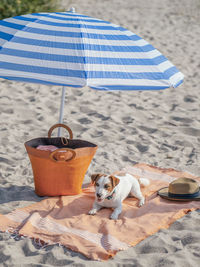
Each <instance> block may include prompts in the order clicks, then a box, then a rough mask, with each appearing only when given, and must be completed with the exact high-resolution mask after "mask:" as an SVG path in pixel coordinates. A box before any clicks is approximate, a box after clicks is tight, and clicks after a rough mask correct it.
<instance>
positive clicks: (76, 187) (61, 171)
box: [24, 124, 97, 196]
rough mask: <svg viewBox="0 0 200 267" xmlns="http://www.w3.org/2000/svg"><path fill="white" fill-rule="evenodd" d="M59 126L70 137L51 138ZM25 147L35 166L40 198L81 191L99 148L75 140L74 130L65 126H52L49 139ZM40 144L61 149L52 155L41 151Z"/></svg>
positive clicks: (35, 178) (32, 142)
mask: <svg viewBox="0 0 200 267" xmlns="http://www.w3.org/2000/svg"><path fill="white" fill-rule="evenodd" d="M57 127H63V128H65V129H66V130H67V131H68V132H69V135H70V138H69V139H66V138H64V137H51V134H52V131H53V130H54V129H55V128H57ZM24 145H25V147H26V150H27V153H28V155H29V158H30V162H31V165H32V170H33V176H34V184H35V193H36V194H37V195H39V196H62V195H77V194H80V193H81V192H82V189H81V187H82V183H83V180H84V176H85V174H86V172H87V169H88V167H89V165H90V162H91V161H92V158H93V157H94V154H95V152H96V150H97V145H95V144H93V143H90V142H88V141H84V140H78V139H73V134H72V131H71V129H70V128H69V127H68V126H67V125H64V124H55V125H53V126H52V127H51V128H50V130H49V132H48V138H47V137H44V138H35V139H32V140H30V141H27V142H26V143H25V144H24ZM39 145H54V146H56V147H58V149H56V150H55V151H53V152H50V151H44V150H39V149H37V147H38V146H39Z"/></svg>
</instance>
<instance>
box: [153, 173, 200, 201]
mask: <svg viewBox="0 0 200 267" xmlns="http://www.w3.org/2000/svg"><path fill="white" fill-rule="evenodd" d="M158 195H159V196H161V197H163V198H166V199H169V200H179V201H191V200H200V187H199V185H198V182H197V181H195V180H194V179H190V178H186V177H182V178H178V179H176V180H174V181H173V182H171V183H170V184H169V187H164V188H161V189H160V190H159V191H158Z"/></svg>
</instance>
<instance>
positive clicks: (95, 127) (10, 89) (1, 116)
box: [0, 0, 200, 267]
mask: <svg viewBox="0 0 200 267" xmlns="http://www.w3.org/2000/svg"><path fill="white" fill-rule="evenodd" d="M72 2H73V6H75V7H76V10H77V12H79V13H82V14H86V15H89V16H93V17H97V18H100V19H104V20H108V21H111V22H113V23H116V24H119V25H121V26H123V27H126V28H128V29H129V30H131V31H133V32H135V33H136V34H138V35H140V36H141V37H143V38H144V39H145V40H147V41H149V42H150V43H151V44H152V45H154V46H155V47H156V48H157V49H158V50H160V51H161V52H162V53H163V54H164V55H165V56H166V57H168V58H169V59H170V60H171V61H172V62H173V63H174V64H175V65H176V66H177V67H178V68H179V69H180V71H182V72H183V73H184V75H185V81H184V83H183V85H181V86H180V87H178V88H176V89H173V88H171V89H167V90H164V91H158V92H156V91H149V92H136V91H132V92H100V91H94V90H92V89H90V88H82V89H73V88H67V96H66V105H65V113H64V123H66V124H68V125H69V126H70V127H71V128H72V130H73V132H74V136H75V137H77V138H82V139H86V140H88V141H92V142H95V143H97V144H98V146H99V149H98V151H97V154H96V156H95V158H94V160H93V162H92V164H91V166H90V168H89V170H88V173H87V175H86V177H85V181H84V183H87V182H88V181H89V177H90V175H91V173H93V172H99V171H100V172H107V173H111V172H114V171H116V170H119V169H121V168H123V167H125V166H130V165H132V164H134V163H136V162H146V163H149V164H152V165H155V166H160V167H171V168H175V169H178V170H184V171H188V172H190V173H193V174H195V175H200V148H199V143H200V115H199V114H200V105H199V103H200V94H199V89H200V88H199V81H200V72H199V68H200V65H199V62H200V54H199V43H200V23H199V21H200V20H199V19H200V16H199V14H200V13H199V12H200V3H199V1H198V0H191V1H187V0H182V1H178V0H173V1H170V0H163V1H159V0H151V1H148V0H146V1H144V0H140V1H133V0H116V1H114V0H109V1H108V0H107V1H106V0H101V1H94V0H93V1H90V0H84V1H83V0H82V1H81V0H79V1H78V0H74V1H64V0H63V1H62V6H64V7H65V9H66V10H67V9H68V7H70V6H71V5H72ZM60 96H61V88H60V87H59V86H54V87H50V86H44V85H38V84H27V83H17V82H11V81H6V80H2V79H1V80H0V120H1V127H0V145H1V146H0V147H1V149H0V203H1V205H0V213H3V214H5V213H8V212H9V211H11V210H13V209H15V208H17V207H22V206H26V205H29V204H31V203H34V202H36V201H40V200H41V198H39V197H37V196H36V195H35V193H34V184H33V176H32V170H31V166H30V163H29V159H28V156H27V154H26V152H25V148H24V145H23V144H24V142H25V141H27V140H29V139H32V138H34V137H39V136H46V135H47V132H48V129H49V128H50V126H51V125H53V124H54V123H57V121H58V113H59V112H58V110H59V105H60ZM55 134H56V133H55ZM199 219H200V212H199V211H195V212H192V213H189V214H188V215H186V216H185V217H183V218H182V219H180V220H178V221H177V222H175V223H174V224H173V225H171V227H170V228H169V229H168V230H160V231H159V232H158V233H156V234H155V235H153V236H151V237H149V238H147V239H146V240H144V241H142V242H141V243H139V244H138V245H137V246H136V247H133V248H130V249H128V250H127V251H123V252H120V253H118V254H117V255H116V256H115V257H114V259H111V260H108V261H107V262H106V263H101V262H94V261H90V260H88V259H87V258H85V257H84V256H83V255H81V254H79V253H75V252H72V251H70V250H68V249H66V248H63V247H59V246H58V245H55V246H49V247H47V248H45V249H39V248H38V247H37V246H36V245H35V244H34V242H33V241H32V240H30V239H26V238H25V239H22V238H21V239H19V240H16V239H13V238H10V236H9V235H8V234H7V233H0V266H65V265H69V266H126V267H127V266H178V267H181V266H184V267H185V266H198V264H199V262H200V224H199Z"/></svg>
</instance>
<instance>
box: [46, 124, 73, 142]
mask: <svg viewBox="0 0 200 267" xmlns="http://www.w3.org/2000/svg"><path fill="white" fill-rule="evenodd" d="M58 127H63V128H65V129H66V130H67V131H68V133H69V139H73V133H72V130H71V128H69V126H67V125H65V124H62V123H57V124H54V125H53V126H52V127H51V128H50V129H49V131H48V138H51V134H52V132H53V130H54V129H55V128H58ZM61 142H62V144H63V145H65V146H66V145H67V144H68V140H67V138H64V137H61Z"/></svg>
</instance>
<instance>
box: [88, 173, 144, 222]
mask: <svg viewBox="0 0 200 267" xmlns="http://www.w3.org/2000/svg"><path fill="white" fill-rule="evenodd" d="M91 179H92V182H93V184H94V185H95V189H96V192H95V202H94V204H93V208H92V209H91V210H90V211H89V214H90V215H95V214H96V213H97V211H99V210H100V209H101V208H103V207H106V208H113V209H114V211H113V212H112V214H111V216H110V219H112V220H117V219H118V216H119V214H120V213H121V212H122V202H123V200H124V199H125V198H127V197H128V196H129V194H130V195H131V196H134V197H136V198H138V199H139V207H141V206H142V205H143V204H144V202H145V198H144V197H143V195H142V193H141V190H140V185H144V186H148V185H149V180H148V179H144V178H140V179H139V180H137V179H136V178H135V177H133V176H132V175H131V174H128V173H126V174H124V175H123V176H119V175H115V176H113V175H106V174H93V175H92V176H91Z"/></svg>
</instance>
